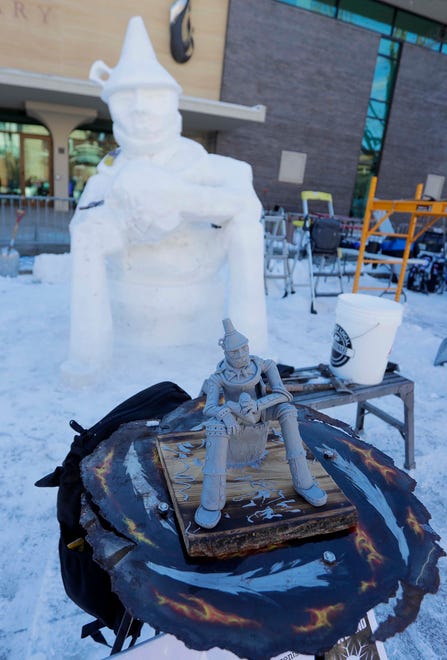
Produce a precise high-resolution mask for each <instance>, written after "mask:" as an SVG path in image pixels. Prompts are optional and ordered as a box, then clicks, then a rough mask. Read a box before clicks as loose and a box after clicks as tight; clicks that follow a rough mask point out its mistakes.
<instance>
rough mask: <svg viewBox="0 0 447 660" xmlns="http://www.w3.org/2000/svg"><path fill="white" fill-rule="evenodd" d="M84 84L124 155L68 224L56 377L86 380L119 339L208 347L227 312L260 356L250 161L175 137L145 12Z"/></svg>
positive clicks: (175, 97) (257, 233) (169, 86)
mask: <svg viewBox="0 0 447 660" xmlns="http://www.w3.org/2000/svg"><path fill="white" fill-rule="evenodd" d="M90 79H91V80H93V81H95V82H96V83H98V84H99V85H101V87H102V94H101V98H102V99H103V101H105V102H106V103H108V105H109V109H110V114H111V116H112V120H113V132H114V136H115V138H116V141H117V142H118V144H119V145H120V148H119V149H117V150H116V152H112V153H111V154H109V155H108V156H106V157H105V158H104V159H103V161H102V162H101V163H100V164H99V166H98V173H97V174H96V175H95V176H93V177H92V178H90V179H89V181H88V183H87V186H86V188H85V191H84V193H83V194H82V196H81V198H80V200H79V205H78V208H77V210H76V213H75V215H74V217H73V219H72V222H71V225H70V233H71V254H72V266H73V269H72V299H71V321H70V326H71V327H70V348H69V357H68V360H67V362H66V363H64V365H63V372H65V375H67V376H68V377H70V375H71V376H73V378H72V380H74V378H75V377H76V378H78V380H79V379H80V378H81V379H82V378H84V377H85V379H88V378H89V377H90V375H92V374H94V373H95V372H98V371H99V370H100V369H101V368H102V367H103V366H104V365H105V364H106V363H107V362H108V361H109V360H110V357H111V354H112V349H113V344H114V341H115V340H116V339H117V338H118V337H119V338H120V339H123V340H124V341H125V342H127V343H128V345H129V346H131V345H136V344H140V345H143V346H144V345H146V346H157V345H158V346H181V345H187V344H195V345H197V343H198V342H200V343H203V345H205V343H206V342H207V341H208V340H209V338H210V337H211V335H213V336H214V337H215V336H216V334H217V328H218V327H219V324H220V319H222V317H223V316H225V315H227V314H228V315H231V316H232V318H234V320H235V322H237V323H238V324H239V326H240V327H241V328H243V329H244V331H245V332H247V333H249V334H250V336H251V337H252V338H253V343H254V345H255V346H256V347H257V350H264V349H265V344H266V336H267V331H266V325H267V324H266V313H265V300H264V290H263V232H262V226H261V224H260V215H261V204H260V202H259V200H258V198H257V196H256V194H255V192H254V189H253V186H252V172H251V168H250V166H249V165H248V164H247V163H244V162H240V161H236V160H234V159H231V158H226V157H223V156H217V155H214V154H208V153H207V152H206V151H205V149H204V148H203V147H202V146H201V145H199V144H198V143H196V142H194V141H192V140H188V139H186V138H183V137H181V116H180V113H179V110H178V105H179V96H180V93H181V88H180V87H179V85H178V84H177V82H176V81H175V80H174V79H173V78H172V77H171V76H170V74H169V73H168V72H167V71H166V70H165V69H164V68H163V67H162V66H161V65H160V63H159V62H158V61H157V59H156V57H155V53H154V50H153V48H152V45H151V42H150V40H149V37H148V35H147V32H146V30H145V27H144V24H143V21H142V19H141V18H140V17H133V18H132V19H131V20H130V22H129V25H128V28H127V32H126V36H125V40H124V44H123V48H122V52H121V56H120V59H119V62H118V64H117V65H116V67H115V68H114V69H110V68H109V67H108V66H107V65H106V64H104V62H102V61H97V62H95V63H94V64H93V65H92V67H91V70H90ZM199 320H200V327H201V328H202V327H204V328H206V331H205V333H204V334H203V333H198V332H197V327H198V321H199ZM207 332H208V333H209V334H208V335H207ZM199 334H200V336H198V335H199Z"/></svg>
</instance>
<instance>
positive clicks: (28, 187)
mask: <svg viewBox="0 0 447 660" xmlns="http://www.w3.org/2000/svg"><path fill="white" fill-rule="evenodd" d="M50 154H51V138H50V134H49V131H48V129H47V128H46V127H45V126H40V125H37V124H20V123H17V122H10V121H0V194H2V195H26V196H35V195H48V194H50V193H51V190H50V187H51V176H50V171H51V163H50Z"/></svg>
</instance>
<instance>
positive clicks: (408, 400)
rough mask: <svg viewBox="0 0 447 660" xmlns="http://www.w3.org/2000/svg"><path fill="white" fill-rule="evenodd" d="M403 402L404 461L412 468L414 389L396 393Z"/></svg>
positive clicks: (414, 463) (408, 468) (413, 465)
mask: <svg viewBox="0 0 447 660" xmlns="http://www.w3.org/2000/svg"><path fill="white" fill-rule="evenodd" d="M398 396H399V397H400V398H401V399H402V401H403V404H404V432H403V435H404V440H405V463H404V466H405V468H406V469H407V470H414V468H415V467H416V462H415V460H414V390H413V388H411V389H410V390H409V391H408V392H405V393H402V394H399V395H398Z"/></svg>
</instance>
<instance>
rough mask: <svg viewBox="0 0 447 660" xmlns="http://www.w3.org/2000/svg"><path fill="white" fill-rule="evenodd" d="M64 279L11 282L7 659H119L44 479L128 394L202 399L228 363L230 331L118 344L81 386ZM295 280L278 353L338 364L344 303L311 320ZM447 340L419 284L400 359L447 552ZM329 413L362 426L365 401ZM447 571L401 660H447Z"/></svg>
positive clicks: (1, 627) (4, 426) (2, 309)
mask: <svg viewBox="0 0 447 660" xmlns="http://www.w3.org/2000/svg"><path fill="white" fill-rule="evenodd" d="M43 279H44V280H45V277H44V278H43ZM54 279H55V280H56V282H55V283H49V282H48V281H43V282H37V281H35V279H34V278H33V276H32V275H30V274H25V275H20V276H19V277H17V278H13V279H8V278H0V319H1V323H0V346H1V386H0V387H1V398H0V409H1V420H2V423H1V427H0V442H1V445H0V447H1V457H2V460H1V462H0V475H1V481H0V483H1V489H0V493H1V504H2V506H1V509H0V529H1V547H0V571H1V581H0V634H1V643H0V659H1V660H3V659H4V660H6V659H12V660H23V659H28V658H29V659H31V658H32V659H33V660H47V659H50V658H58V659H59V658H78V659H79V660H81V659H82V660H86V659H88V660H96V659H97V658H104V657H106V656H107V650H106V649H105V648H104V647H101V646H99V645H97V644H96V643H95V642H93V641H89V640H81V639H80V629H81V626H82V625H83V624H84V623H87V622H88V621H90V620H91V617H89V616H88V615H86V614H84V613H83V612H82V611H81V610H79V609H78V608H77V607H76V606H75V605H74V604H73V603H72V602H71V601H69V600H68V598H67V597H66V596H65V592H64V590H63V586H62V583H61V579H60V574H59V565H58V556H57V541H58V526H57V521H56V515H55V506H56V494H57V493H56V490H55V489H37V488H35V487H34V482H35V481H36V480H37V479H39V478H40V477H42V476H43V475H45V474H47V473H48V472H50V471H52V470H53V469H54V467H55V466H56V465H58V464H60V463H61V461H62V460H63V458H64V456H65V455H66V453H67V451H68V448H69V445H70V443H71V440H72V435H73V433H72V431H71V429H70V428H69V426H68V422H69V420H70V419H72V418H74V419H76V420H77V421H79V422H80V423H81V424H82V425H83V426H86V427H88V426H91V425H92V424H93V423H95V422H96V421H97V420H98V419H100V418H101V417H102V416H103V415H104V414H106V413H107V412H108V411H109V410H110V409H111V408H113V407H114V406H115V405H117V404H118V403H120V402H121V401H122V400H123V399H125V398H127V397H128V396H130V395H132V394H134V393H135V392H137V391H139V390H140V389H143V388H145V387H148V386H149V385H151V384H153V383H156V382H158V381H160V380H167V379H169V380H173V381H175V382H177V383H178V384H179V385H180V386H181V387H183V388H184V389H185V390H187V391H188V392H189V393H190V394H191V395H192V396H195V395H197V394H198V391H199V388H200V385H201V384H202V381H203V379H204V377H205V376H207V375H209V373H211V372H212V371H213V370H214V367H215V365H216V363H217V361H218V360H219V359H220V358H221V349H220V348H219V347H218V346H217V339H218V338H217V337H216V345H214V346H210V347H209V348H208V350H206V351H204V352H199V351H197V350H194V349H191V350H176V351H171V352H170V353H169V354H168V355H167V354H163V353H161V352H160V351H157V352H154V353H153V354H151V353H150V352H149V351H148V352H146V353H145V354H144V355H141V354H140V355H137V354H131V355H129V354H128V352H127V351H126V349H125V348H124V347H118V348H117V351H116V359H115V363H114V367H113V370H110V371H109V372H108V373H104V374H103V376H102V378H101V380H100V382H98V383H97V384H96V385H94V386H90V387H86V388H84V389H78V390H75V389H70V388H69V387H68V386H66V385H64V384H63V383H62V382H61V379H60V374H59V367H60V364H61V362H62V361H63V360H64V359H65V357H66V354H67V342H68V329H69V285H68V283H67V282H66V281H61V280H63V278H61V277H60V276H58V277H55V278H54ZM295 281H296V282H297V283H298V285H299V286H298V287H297V292H296V294H295V295H292V296H288V297H287V298H285V299H282V298H281V294H282V291H281V287H280V284H279V283H278V282H272V283H269V295H268V297H267V305H268V322H269V336H270V345H271V350H270V354H271V357H274V358H275V359H276V360H277V361H280V362H282V363H286V364H290V365H294V366H295V367H299V366H309V365H312V364H316V363H319V362H329V356H330V349H331V343H332V341H331V340H332V330H333V326H334V319H335V314H334V312H335V305H336V299H335V298H318V299H317V310H318V314H317V315H311V314H310V313H309V289H308V286H307V275H306V269H305V264H304V263H299V264H298V268H297V270H296V272H295ZM345 290H346V291H350V290H351V283H346V287H345ZM198 332H200V327H199V326H198ZM445 337H447V293H444V294H443V295H437V294H430V295H424V294H422V293H414V292H408V293H407V301H406V302H404V321H403V324H402V325H401V327H400V328H399V330H398V332H397V336H396V340H395V342H394V346H393V351H392V354H391V357H390V359H392V360H393V361H395V362H397V363H398V364H399V366H400V370H401V373H402V374H403V375H405V376H406V377H408V378H411V379H413V380H414V381H415V383H416V387H415V431H416V469H415V470H412V471H411V474H412V476H413V477H414V478H415V479H416V480H417V487H416V491H415V493H416V496H417V497H418V498H419V499H420V500H421V501H422V502H423V503H424V504H425V506H426V507H427V508H428V510H429V511H430V513H431V515H432V527H433V528H434V529H435V531H436V532H437V533H438V534H440V535H441V537H442V540H441V545H442V546H443V547H444V549H446V547H447V546H446V541H445V539H446V538H447V515H446V512H447V507H446V498H445V490H444V489H445V483H446V477H445V474H446V472H447V450H446V447H445V444H444V443H445V438H446V433H447V432H446V429H447V365H445V366H438V367H434V366H433V360H434V357H435V355H436V352H437V350H438V347H439V345H440V343H441V340H442V339H443V338H445ZM265 357H267V356H265ZM380 405H381V406H382V407H383V408H384V409H386V410H388V411H389V412H395V413H396V415H398V416H400V415H401V413H402V410H401V408H402V404H401V402H400V401H399V400H398V399H397V398H396V397H392V398H389V397H387V398H385V399H382V400H381V401H380ZM327 412H329V413H330V414H331V415H332V416H333V417H336V418H338V419H341V420H343V421H346V422H348V423H351V424H352V423H353V422H354V414H355V411H354V406H351V405H349V406H344V407H341V408H337V409H332V410H331V411H327ZM364 439H365V440H366V441H368V442H370V443H373V444H374V445H376V446H377V447H378V448H380V449H381V450H383V451H384V452H385V453H387V454H388V455H390V456H391V457H392V458H393V459H394V461H395V462H396V464H397V465H398V466H399V467H402V465H403V457H404V451H403V450H404V443H403V439H402V438H401V436H400V434H399V432H398V431H397V430H396V429H394V428H392V427H390V426H388V425H386V424H385V423H384V422H382V421H381V420H379V419H377V418H375V417H372V416H368V417H367V420H366V432H365V437H364ZM439 568H440V572H441V586H440V589H439V591H438V593H437V594H436V595H428V596H426V597H425V598H424V600H423V603H422V607H421V611H420V614H419V616H418V619H417V621H416V622H415V623H414V624H413V625H412V626H410V627H409V628H408V629H407V630H406V631H405V632H403V633H402V634H400V635H398V636H396V637H394V638H392V639H391V640H389V641H388V642H386V644H385V648H386V651H387V654H388V657H389V658H396V659H398V660H408V659H412V660H418V659H422V658H423V659H424V660H430V659H437V660H439V659H443V658H445V659H447V629H446V623H445V621H446V615H445V612H446V609H447V588H446V580H445V577H446V573H447V561H446V559H445V558H443V559H441V560H440V562H439ZM385 611H386V606H381V607H378V608H376V615H377V618H379V619H381V618H383V615H384V613H385ZM146 628H147V626H146ZM147 634H148V635H150V632H148V633H147ZM148 657H150V656H148Z"/></svg>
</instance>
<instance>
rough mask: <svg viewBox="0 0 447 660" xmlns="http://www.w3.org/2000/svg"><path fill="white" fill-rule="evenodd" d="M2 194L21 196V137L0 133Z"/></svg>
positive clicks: (0, 191) (11, 133) (0, 189)
mask: <svg viewBox="0 0 447 660" xmlns="http://www.w3.org/2000/svg"><path fill="white" fill-rule="evenodd" d="M0 193H2V194H3V195H20V137H19V135H18V134H17V133H15V132H3V131H0Z"/></svg>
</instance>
